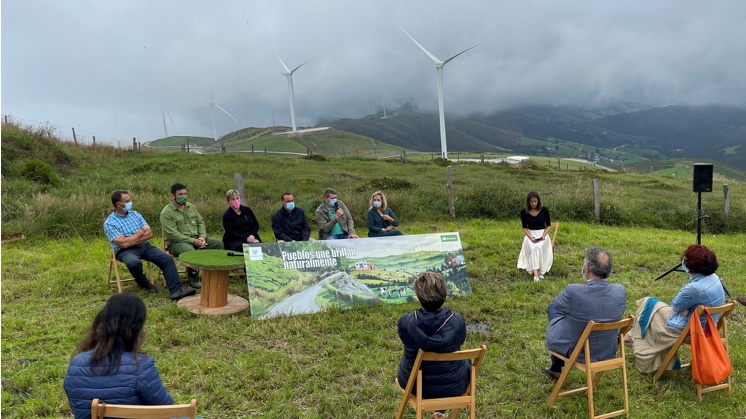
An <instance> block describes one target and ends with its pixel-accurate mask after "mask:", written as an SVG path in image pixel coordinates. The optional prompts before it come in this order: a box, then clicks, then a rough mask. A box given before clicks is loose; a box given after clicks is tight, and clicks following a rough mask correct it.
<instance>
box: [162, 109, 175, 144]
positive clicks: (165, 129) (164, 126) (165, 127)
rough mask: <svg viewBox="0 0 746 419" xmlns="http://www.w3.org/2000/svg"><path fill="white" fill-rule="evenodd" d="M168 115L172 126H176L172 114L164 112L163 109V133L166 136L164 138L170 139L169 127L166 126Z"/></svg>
mask: <svg viewBox="0 0 746 419" xmlns="http://www.w3.org/2000/svg"><path fill="white" fill-rule="evenodd" d="M166 115H168V119H169V121H171V126H174V120H173V119H171V114H169V113H168V112H166V111H164V110H163V108H161V118H163V131H164V133H165V134H166V136H165V137H163V138H168V127H167V126H166Z"/></svg>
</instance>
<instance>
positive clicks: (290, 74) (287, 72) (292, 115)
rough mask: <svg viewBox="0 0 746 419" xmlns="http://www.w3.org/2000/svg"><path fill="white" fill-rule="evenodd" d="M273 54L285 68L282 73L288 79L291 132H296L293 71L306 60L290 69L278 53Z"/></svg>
mask: <svg viewBox="0 0 746 419" xmlns="http://www.w3.org/2000/svg"><path fill="white" fill-rule="evenodd" d="M275 55H277V59H278V60H280V64H282V68H284V69H285V72H284V73H282V75H283V76H285V77H287V79H288V94H289V95H290V122H291V123H292V124H293V132H298V130H297V129H296V127H295V92H294V91H293V73H295V71H296V70H297V69H299V68H301V67H303V66H304V65H305V64H306V63H308V61H306V62H305V63H303V64H301V65H299V66H298V67H295V68H294V69H293V70H292V71H290V69H289V68H288V66H286V65H285V62H284V61H282V58H280V55H279V54H278V53H275Z"/></svg>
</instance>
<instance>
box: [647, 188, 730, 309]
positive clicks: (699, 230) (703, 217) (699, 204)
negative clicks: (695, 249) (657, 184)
mask: <svg viewBox="0 0 746 419" xmlns="http://www.w3.org/2000/svg"><path fill="white" fill-rule="evenodd" d="M708 218H710V216H709V215H705V214H702V192H697V244H702V220H706V219H708ZM681 264H682V262H679V263H677V264H676V265H674V267H673V268H671V269H669V270H667V271H666V272H663V273H662V274H660V275H658V277H657V278H655V279H653V281H657V280H659V279H661V278H663V277H664V276H666V275H668V274H670V273H671V272H686V271H684V270H683V269H680V268H681ZM720 285H722V286H723V290H724V291H725V293H726V294H728V297H730V298H731V299H733V294H731V292H730V290H729V289H728V287H726V286H725V283H724V282H723V280H722V279H721V280H720Z"/></svg>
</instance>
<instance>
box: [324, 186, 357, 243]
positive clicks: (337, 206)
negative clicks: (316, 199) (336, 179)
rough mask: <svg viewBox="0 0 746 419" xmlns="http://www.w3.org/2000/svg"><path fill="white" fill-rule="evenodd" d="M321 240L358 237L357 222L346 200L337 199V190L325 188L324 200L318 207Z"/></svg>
mask: <svg viewBox="0 0 746 419" xmlns="http://www.w3.org/2000/svg"><path fill="white" fill-rule="evenodd" d="M316 222H317V223H319V240H337V239H357V238H358V237H357V234H355V222H354V221H353V220H352V215H350V211H348V210H347V206H346V205H345V204H344V202H342V201H339V200H337V191H335V190H334V189H332V188H326V189H325V190H324V200H323V201H322V202H321V205H319V207H318V208H316Z"/></svg>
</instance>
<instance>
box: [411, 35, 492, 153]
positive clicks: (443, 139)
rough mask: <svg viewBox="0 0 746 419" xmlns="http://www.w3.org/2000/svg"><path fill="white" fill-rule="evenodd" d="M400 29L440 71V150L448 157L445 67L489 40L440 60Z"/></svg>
mask: <svg viewBox="0 0 746 419" xmlns="http://www.w3.org/2000/svg"><path fill="white" fill-rule="evenodd" d="M399 29H401V30H402V31H404V33H405V34H407V36H408V37H409V39H411V40H412V41H414V43H415V44H417V46H418V47H420V49H421V50H422V51H423V52H424V53H425V54H427V56H428V57H430V59H431V60H433V64H434V65H435V69H436V70H437V71H438V113H439V115H440V150H441V157H442V158H443V159H444V160H447V159H448V147H447V145H446V118H445V110H444V109H443V67H445V65H446V64H448V63H449V62H451V61H452V60H453V59H454V58H456V57H458V56H459V55H461V54H463V53H465V52H466V51H469V50H470V49H472V48H476V47H478V46H480V45H482V44H484V43H485V42H487V41H483V42H480V43H478V44H476V45H474V46H471V47H469V48H467V49H465V50H463V51H461V52H459V53H458V54H456V55H454V56H452V57H451V58H448V59H447V60H445V61H441V60H439V59H438V58H437V57H435V56H434V55H433V54H430V52H429V51H428V50H426V49H425V47H423V46H422V45H420V43H419V42H417V41H416V40H415V39H414V38H412V35H410V34H409V33H408V32H407V31H406V30H404V28H402V27H401V26H399ZM413 106H414V105H413Z"/></svg>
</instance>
